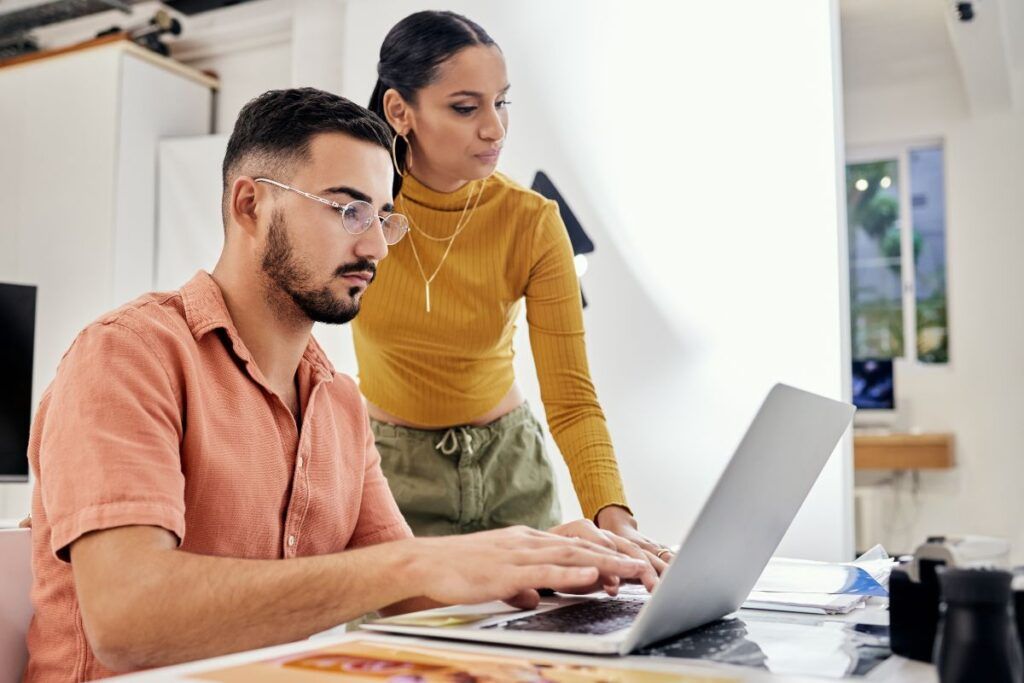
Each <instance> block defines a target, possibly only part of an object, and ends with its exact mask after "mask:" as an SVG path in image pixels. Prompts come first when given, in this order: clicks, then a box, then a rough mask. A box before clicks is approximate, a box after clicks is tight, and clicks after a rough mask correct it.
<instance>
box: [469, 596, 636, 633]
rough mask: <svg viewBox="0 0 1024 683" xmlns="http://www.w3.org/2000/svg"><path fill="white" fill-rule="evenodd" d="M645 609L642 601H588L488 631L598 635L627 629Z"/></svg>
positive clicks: (534, 615)
mask: <svg viewBox="0 0 1024 683" xmlns="http://www.w3.org/2000/svg"><path fill="white" fill-rule="evenodd" d="M643 606H644V602H643V601H641V600H587V601H585V602H577V603H575V604H572V605H566V606H565V607H558V608H556V609H553V610H550V611H547V612H541V613H540V614H533V615H531V616H528V617H521V618H519V619H512V620H510V621H505V622H502V623H500V624H493V625H491V626H488V627H486V628H501V629H506V630H509V631H554V632H557V633H588V634H591V635H598V636H599V635H604V634H605V633H611V632H613V631H618V630H619V629H623V628H628V627H629V625H630V624H632V623H633V620H634V619H636V615H637V614H638V613H639V612H640V610H641V609H643Z"/></svg>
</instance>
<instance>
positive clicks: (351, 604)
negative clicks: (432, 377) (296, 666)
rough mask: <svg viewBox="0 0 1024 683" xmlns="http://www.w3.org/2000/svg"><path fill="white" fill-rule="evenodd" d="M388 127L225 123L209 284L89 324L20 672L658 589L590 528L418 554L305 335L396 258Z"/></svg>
mask: <svg viewBox="0 0 1024 683" xmlns="http://www.w3.org/2000/svg"><path fill="white" fill-rule="evenodd" d="M389 146H390V135H389V132H388V129H387V128H386V126H385V125H384V124H383V123H382V122H381V121H380V120H379V119H377V118H376V117H375V116H373V115H372V114H370V113H369V112H367V111H366V110H364V109H363V108H361V107H358V106H357V105H354V104H352V103H351V102H348V101H347V100H344V99H342V98H339V97H336V96H333V95H329V94H327V93H324V92H320V91H317V90H313V89H297V90H284V91H272V92H269V93H266V94H264V95H262V96H261V97H258V98H256V99H255V100H253V101H252V102H250V103H249V104H248V105H247V106H246V107H245V108H244V109H243V110H242V112H241V114H240V115H239V119H238V122H237V124H236V126H235V130H234V132H233V134H232V136H231V140H230V141H229V143H228V149H227V153H226V155H225V159H224V204H223V217H224V227H225V244H224V249H223V252H222V253H221V257H220V260H219V261H218V263H217V266H216V268H215V269H214V270H213V273H212V274H207V273H204V272H200V273H199V274H197V275H196V276H195V277H194V278H193V279H192V280H191V281H190V282H189V283H187V284H186V285H185V286H184V287H183V288H182V289H181V290H179V291H176V292H169V293H157V294H147V295H144V296H142V297H140V298H138V299H136V300H135V301H133V302H131V303H129V304H127V305H126V306H123V307H122V308H120V309H118V310H116V311H114V312H112V313H110V314H108V315H107V316H105V317H103V318H101V319H100V320H99V321H97V322H95V323H93V324H91V325H90V326H88V327H87V328H86V329H85V330H84V331H83V332H82V333H81V334H80V335H79V336H78V338H77V339H76V340H75V342H74V343H73V344H72V346H71V348H70V350H69V351H68V352H67V354H66V355H65V357H64V359H63V360H62V361H61V364H60V367H59V369H58V371H57V376H56V378H55V379H54V381H53V383H52V384H51V386H50V387H49V388H48V389H47V391H46V392H45V394H44V395H43V398H42V400H41V402H40V406H39V410H38V412H37V415H36V420H35V424H34V425H33V430H32V438H31V445H30V454H29V455H30V459H31V462H32V467H33V470H34V472H35V475H36V488H35V491H34V494H33V501H32V520H33V566H34V570H35V583H34V587H33V600H34V603H35V607H36V615H35V618H34V619H33V622H32V625H31V627H30V630H29V636H28V641H29V652H30V658H29V666H28V670H27V674H26V679H27V680H29V681H36V680H46V681H54V680H76V681H78V680H88V679H92V678H98V677H103V676H106V675H110V674H111V673H113V672H116V671H127V670H133V669H138V668H146V667H153V666H161V665H166V664H172V663H175V662H181V661H187V660H192V659H198V658H202V657H209V656H213V655H218V654H224V653H227V652H232V651H238V650H244V649H250V648H255V647H261V646H265V645H270V644H273V643H280V642H287V641H293V640H297V639H301V638H304V637H306V636H308V635H310V634H312V633H315V632H318V631H321V630H324V629H326V628H329V627H331V626H334V625H336V624H339V623H343V622H345V621H347V620H350V619H352V618H355V617H358V616H359V615H362V614H364V613H366V612H370V611H373V610H382V611H384V612H385V613H396V612H400V611H405V610H410V609H420V608H423V607H428V606H433V605H435V604H453V603H463V602H479V601H485V600H493V599H505V600H508V601H509V602H511V603H512V604H516V605H520V606H531V605H533V604H535V603H536V601H537V593H536V590H535V589H537V588H539V587H551V588H556V589H560V590H593V589H596V588H599V587H601V586H605V587H607V588H608V589H610V590H612V591H614V589H615V586H617V585H618V582H619V580H620V579H621V578H640V579H642V580H644V581H645V582H646V583H647V584H648V585H649V586H650V585H652V584H653V581H654V580H655V579H654V575H653V570H652V569H651V567H650V565H649V564H646V563H644V562H642V561H640V560H637V559H632V558H630V557H627V556H626V555H624V554H622V553H620V552H616V548H618V549H620V550H622V551H623V552H627V553H629V552H631V550H630V549H629V547H628V544H623V543H621V542H620V541H619V540H616V539H614V538H611V537H610V536H608V535H607V534H601V533H600V532H598V533H595V532H596V530H595V529H594V527H593V526H592V525H588V524H579V523H576V524H574V525H570V526H569V528H563V529H559V531H560V532H561V533H563V534H566V535H576V536H587V537H589V538H591V539H593V541H596V542H591V541H587V540H584V539H581V538H566V537H564V536H559V535H555V534H551V533H546V532H541V531H535V530H531V529H525V528H510V529H503V530H499V531H492V532H485V533H480V534H472V535H467V536H461V537H448V538H434V539H426V538H425V539H413V538H412V537H411V534H410V532H409V529H408V527H407V526H406V524H405V521H404V520H403V519H402V517H401V515H400V513H399V512H398V509H397V507H396V505H395V503H394V501H393V499H392V497H391V494H390V492H389V490H388V487H387V483H386V481H385V479H384V477H383V476H382V474H381V471H380V467H379V457H378V455H377V452H376V450H375V448H374V445H373V438H372V435H371V433H370V430H369V426H368V421H367V417H366V412H365V408H364V406H363V403H362V401H361V400H360V397H359V393H358V391H357V389H356V386H355V384H354V382H353V381H352V380H351V379H350V378H348V377H345V376H343V375H339V374H337V373H335V371H334V369H333V368H332V367H331V364H330V362H329V361H328V360H327V358H326V356H325V355H324V353H323V351H322V350H321V348H320V347H319V346H318V345H317V343H316V341H315V340H314V339H313V338H312V336H311V329H312V325H313V322H314V321H322V322H328V323H338V324H340V323H345V322H347V321H349V320H351V319H352V317H353V316H355V315H356V313H357V312H358V310H359V300H360V297H361V296H362V293H363V292H364V291H365V289H366V287H367V286H369V284H370V283H371V282H372V280H373V277H374V274H375V272H376V267H377V263H378V262H379V261H380V259H382V258H384V257H385V256H386V254H387V251H388V249H387V248H388V242H392V243H394V242H395V241H397V239H400V238H401V236H402V234H403V232H404V228H405V227H406V226H405V223H404V219H403V218H402V217H400V216H392V215H390V212H391V209H392V205H391V187H392V167H391V161H390V156H389Z"/></svg>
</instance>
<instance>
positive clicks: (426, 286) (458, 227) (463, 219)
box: [402, 178, 487, 313]
mask: <svg viewBox="0 0 1024 683" xmlns="http://www.w3.org/2000/svg"><path fill="white" fill-rule="evenodd" d="M486 185H487V179H486V178H484V181H483V182H482V183H481V184H480V191H479V192H477V193H476V198H475V200H474V201H473V208H472V209H469V200H470V197H472V196H473V193H472V190H471V191H470V193H469V194H467V195H466V205H465V206H463V207H462V215H460V216H459V222H458V223H456V224H455V230H454V231H453V232H452V234H451V235H449V236H448V237H434V236H432V235H428V234H427V233H425V232H423V231H422V230H420V228H419V226H417V225H416V223H415V222H414V221H413V219H412V216H411V215H409V211H408V205H407V204H406V203H405V198H404V197H402V207H403V209H404V210H405V215H406V216H408V217H409V224H410V225H412V226H413V228H415V231H416V232H418V233H420V234H421V235H423V236H424V237H426V238H427V239H432V240H434V241H436V242H444V241H447V242H448V246H447V248H445V250H444V254H442V255H441V260H440V261H439V262H438V264H437V268H434V272H433V273H431V274H430V277H427V271H426V270H424V269H423V262H422V261H421V260H420V255H419V252H417V251H416V240H415V239H413V236H412V232H410V233H409V246H411V247H412V256H413V258H414V259H416V267H417V268H419V271H420V277H422V278H423V294H424V299H425V300H426V305H427V313H430V283H431V282H433V281H434V278H436V277H437V274H438V273H440V272H441V266H443V265H444V262H445V259H447V258H448V254H449V253H451V250H452V246H453V245H454V244H455V238H456V237H458V236H459V233H461V232H462V231H463V230H464V229H465V228H466V226H467V225H469V219H470V218H472V217H473V212H475V211H476V207H477V205H479V204H480V198H481V197H482V196H483V195H484V188H485V187H486ZM467 209H469V213H468V214H467V213H466V210H467Z"/></svg>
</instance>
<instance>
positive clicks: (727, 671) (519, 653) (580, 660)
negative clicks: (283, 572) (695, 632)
mask: <svg viewBox="0 0 1024 683" xmlns="http://www.w3.org/2000/svg"><path fill="white" fill-rule="evenodd" d="M744 613H745V611H743V610H741V612H740V616H741V617H742V616H743V614H744ZM805 616H809V615H805ZM814 618H816V619H822V617H814ZM828 619H829V620H835V621H853V622H866V623H885V621H886V620H887V614H886V612H885V611H884V607H883V606H879V605H874V606H871V607H868V608H866V609H864V610H858V611H857V612H855V613H854V614H851V615H846V616H837V617H828ZM354 641H362V642H366V643H374V644H383V645H389V646H392V647H394V646H407V647H408V646H426V647H430V648H434V649H442V650H447V651H450V652H465V653H470V654H491V655H504V656H514V657H520V658H522V657H536V658H538V659H543V660H547V661H557V662H565V663H577V664H592V665H597V666H603V667H614V668H636V669H644V670H648V671H662V672H675V673H688V674H691V675H693V676H716V675H717V676H722V677H731V678H732V679H734V680H738V681H744V682H747V681H749V682H751V683H759V682H761V681H769V682H772V683H798V682H800V683H803V682H806V681H821V680H837V679H821V678H808V677H806V676H788V675H779V674H772V673H769V672H766V671H763V670H759V669H753V668H748V667H740V666H731V665H727V664H718V663H714V662H707V661H702V660H693V659H666V658H653V657H635V656H631V657H621V658H620V657H593V656H585V655H570V654H564V653H558V652H551V651H541V650H528V649H524V648H505V647H492V646H484V645H475V644H466V643H458V642H455V641H442V640H434V639H426V638H411V637H404V636H390V635H383V634H377V633H370V632H368V631H364V632H360V633H337V632H328V633H327V634H324V635H321V636H317V637H314V638H312V639H310V640H304V641H300V642H297V643H288V644H286V645H278V646H275V647H269V648H264V649H261V650H252V651H249V652H241V653H238V654H234V655H227V656H225V657H216V658H213V659H207V660H203V661H200V662H192V663H189V664H181V665H178V666H173V667H167V668H163V669H155V670H152V671H147V672H142V673H137V674H129V675H127V676H121V677H118V678H115V679H110V680H114V681H120V682H122V683H156V682H158V681H159V682H160V683H168V682H171V681H191V682H193V683H195V681H197V680H201V679H196V678H192V677H191V676H192V675H195V674H199V673H202V672H209V671H216V670H218V669H224V668H227V667H232V666H238V665H242V664H249V663H253V662H258V661H264V660H268V659H272V658H276V657H282V656H287V655H294V654H298V653H301V652H306V651H309V650H314V649H319V648H324V647H329V646H332V645H337V644H340V643H350V642H354ZM324 680H325V681H329V680H330V679H329V678H328V677H324ZM338 680H339V681H340V680H342V679H341V678H340V677H339V678H338ZM842 680H847V681H859V680H863V681H865V683H868V682H871V683H876V682H883V683H885V682H895V681H899V682H900V683H934V681H935V680H936V675H935V670H934V668H933V667H932V666H930V665H927V664H922V663H920V662H914V661H910V660H907V659H904V658H902V657H896V656H893V657H890V658H889V659H888V660H886V661H885V662H883V663H882V664H881V665H879V666H878V667H877V668H876V669H875V670H874V671H872V672H871V674H869V675H868V676H866V677H863V678H848V679H842Z"/></svg>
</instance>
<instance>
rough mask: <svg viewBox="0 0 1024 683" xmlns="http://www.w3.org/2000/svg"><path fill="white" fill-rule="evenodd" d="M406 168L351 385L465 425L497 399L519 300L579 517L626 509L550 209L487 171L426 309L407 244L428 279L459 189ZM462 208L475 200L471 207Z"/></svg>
mask: <svg viewBox="0 0 1024 683" xmlns="http://www.w3.org/2000/svg"><path fill="white" fill-rule="evenodd" d="M483 182H484V181H474V182H472V183H468V184H467V185H465V186H464V187H463V188H461V189H460V190H458V191H456V192H453V193H447V194H445V193H440V192H435V191H434V190H431V189H430V188H428V187H426V186H425V185H423V184H422V183H420V182H418V181H417V180H416V179H415V178H414V177H412V176H411V175H407V176H406V178H405V181H404V186H403V188H402V193H401V195H400V197H399V199H398V201H397V202H396V209H395V210H396V211H398V212H400V213H405V214H406V215H408V216H409V217H410V218H411V222H412V224H413V226H414V227H413V228H411V229H410V231H409V235H407V236H406V237H405V239H403V240H402V241H401V242H399V243H398V244H397V245H395V246H393V247H391V249H390V251H389V253H388V256H387V258H385V259H384V260H383V261H381V263H380V265H379V268H378V272H377V279H376V281H375V282H374V283H373V284H372V285H371V286H370V287H369V289H368V290H367V291H366V294H365V295H364V296H363V302H362V305H361V307H360V313H359V315H358V316H357V317H356V319H355V321H354V322H353V324H352V328H353V337H354V341H355V351H356V358H357V360H358V363H359V383H360V388H361V389H362V391H363V394H364V395H365V396H366V398H367V399H368V400H369V401H370V402H371V403H374V404H375V405H377V406H379V407H380V408H382V409H384V410H385V411H387V412H389V413H391V414H393V415H397V416H399V417H401V418H403V419H405V420H406V421H408V422H411V423H413V424H420V425H423V426H426V427H438V428H441V427H451V426H455V425H460V424H466V423H468V422H470V421H472V420H473V419H475V418H477V417H479V416H480V415H483V414H484V413H486V412H487V411H488V410H490V409H491V408H493V407H494V406H496V405H497V404H498V402H499V401H500V400H501V399H502V398H503V397H504V396H505V394H506V393H507V392H508V390H509V389H510V388H511V386H512V383H513V381H514V379H515V377H514V375H513V370H512V357H513V354H514V350H513V348H512V337H513V333H514V331H515V321H516V318H517V314H518V312H519V310H520V306H521V305H522V301H523V299H524V298H525V300H526V320H527V322H528V324H529V326H530V346H531V348H532V349H533V357H534V363H535V365H536V367H537V375H538V378H539V380H540V389H541V398H542V400H543V402H544V408H545V412H546V413H547V422H548V426H549V428H550V430H551V434H552V436H553V437H554V439H555V443H557V444H558V448H559V449H560V450H561V452H562V455H563V457H564V458H565V461H566V464H567V465H568V466H569V471H570V473H571V475H572V481H573V486H574V487H575V489H576V495H577V496H578V497H579V500H580V505H581V506H582V508H583V514H584V515H585V516H586V517H588V518H590V519H593V517H594V515H596V514H597V512H598V511H599V510H600V509H601V508H603V507H605V506H607V505H612V504H619V505H623V506H625V505H626V499H625V494H624V492H623V487H622V481H621V478H620V476H619V470H618V465H617V463H616V461H615V453H614V451H613V450H612V442H611V438H610V437H609V435H608V426H607V424H606V422H605V418H604V413H603V412H602V411H601V406H600V404H599V403H598V401H597V395H596V393H595V391H594V385H593V383H592V382H591V380H590V371H589V368H588V366H587V355H586V346H585V342H584V332H583V311H582V308H581V305H580V303H581V302H580V288H579V283H578V281H577V278H576V273H575V270H574V268H573V260H572V258H573V255H572V247H571V245H570V243H569V237H568V234H567V233H566V230H565V225H564V224H563V223H562V219H561V217H560V216H559V213H558V205H557V204H556V203H555V202H553V201H550V200H547V199H544V198H543V197H542V196H540V195H539V194H537V193H535V192H532V191H530V190H527V189H525V188H523V187H521V186H519V185H517V184H516V183H514V182H513V181H511V180H510V179H508V178H507V177H505V176H504V175H501V174H500V173H495V174H494V175H492V176H491V177H490V178H489V179H487V181H486V185H484V191H483V194H482V195H481V199H480V202H479V204H478V205H477V207H476V211H475V212H474V213H473V214H472V216H471V217H470V219H469V221H468V223H467V224H466V227H465V228H464V229H463V230H462V232H461V233H460V234H459V235H458V236H457V237H456V238H455V243H454V244H453V245H452V249H451V252H450V253H449V254H448V258H447V259H446V260H445V262H444V264H443V265H442V266H441V270H440V272H439V273H438V274H437V277H436V278H435V279H434V280H433V282H432V283H431V285H430V299H431V312H430V313H427V311H426V306H425V293H424V286H423V277H422V276H421V274H420V270H419V268H418V267H417V265H416V260H415V258H414V256H413V248H412V247H413V245H412V243H411V242H412V240H415V247H416V251H417V252H418V254H419V257H420V260H421V262H422V265H423V270H424V271H425V272H426V274H427V276H428V277H429V276H430V274H431V273H433V272H434V269H435V268H437V265H438V263H439V262H440V260H441V257H442V255H443V254H444V251H445V248H446V247H447V246H448V242H446V241H445V242H437V241H432V240H429V239H426V238H425V237H423V235H422V233H426V234H428V235H432V236H435V237H446V236H448V235H451V234H452V232H453V231H454V230H455V227H456V223H457V222H458V220H459V217H460V215H461V214H462V210H463V207H465V206H466V199H467V197H468V196H471V195H472V197H473V198H474V199H475V193H476V192H478V191H479V188H480V186H481V183H483ZM470 206H471V207H472V204H471V205H470Z"/></svg>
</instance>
